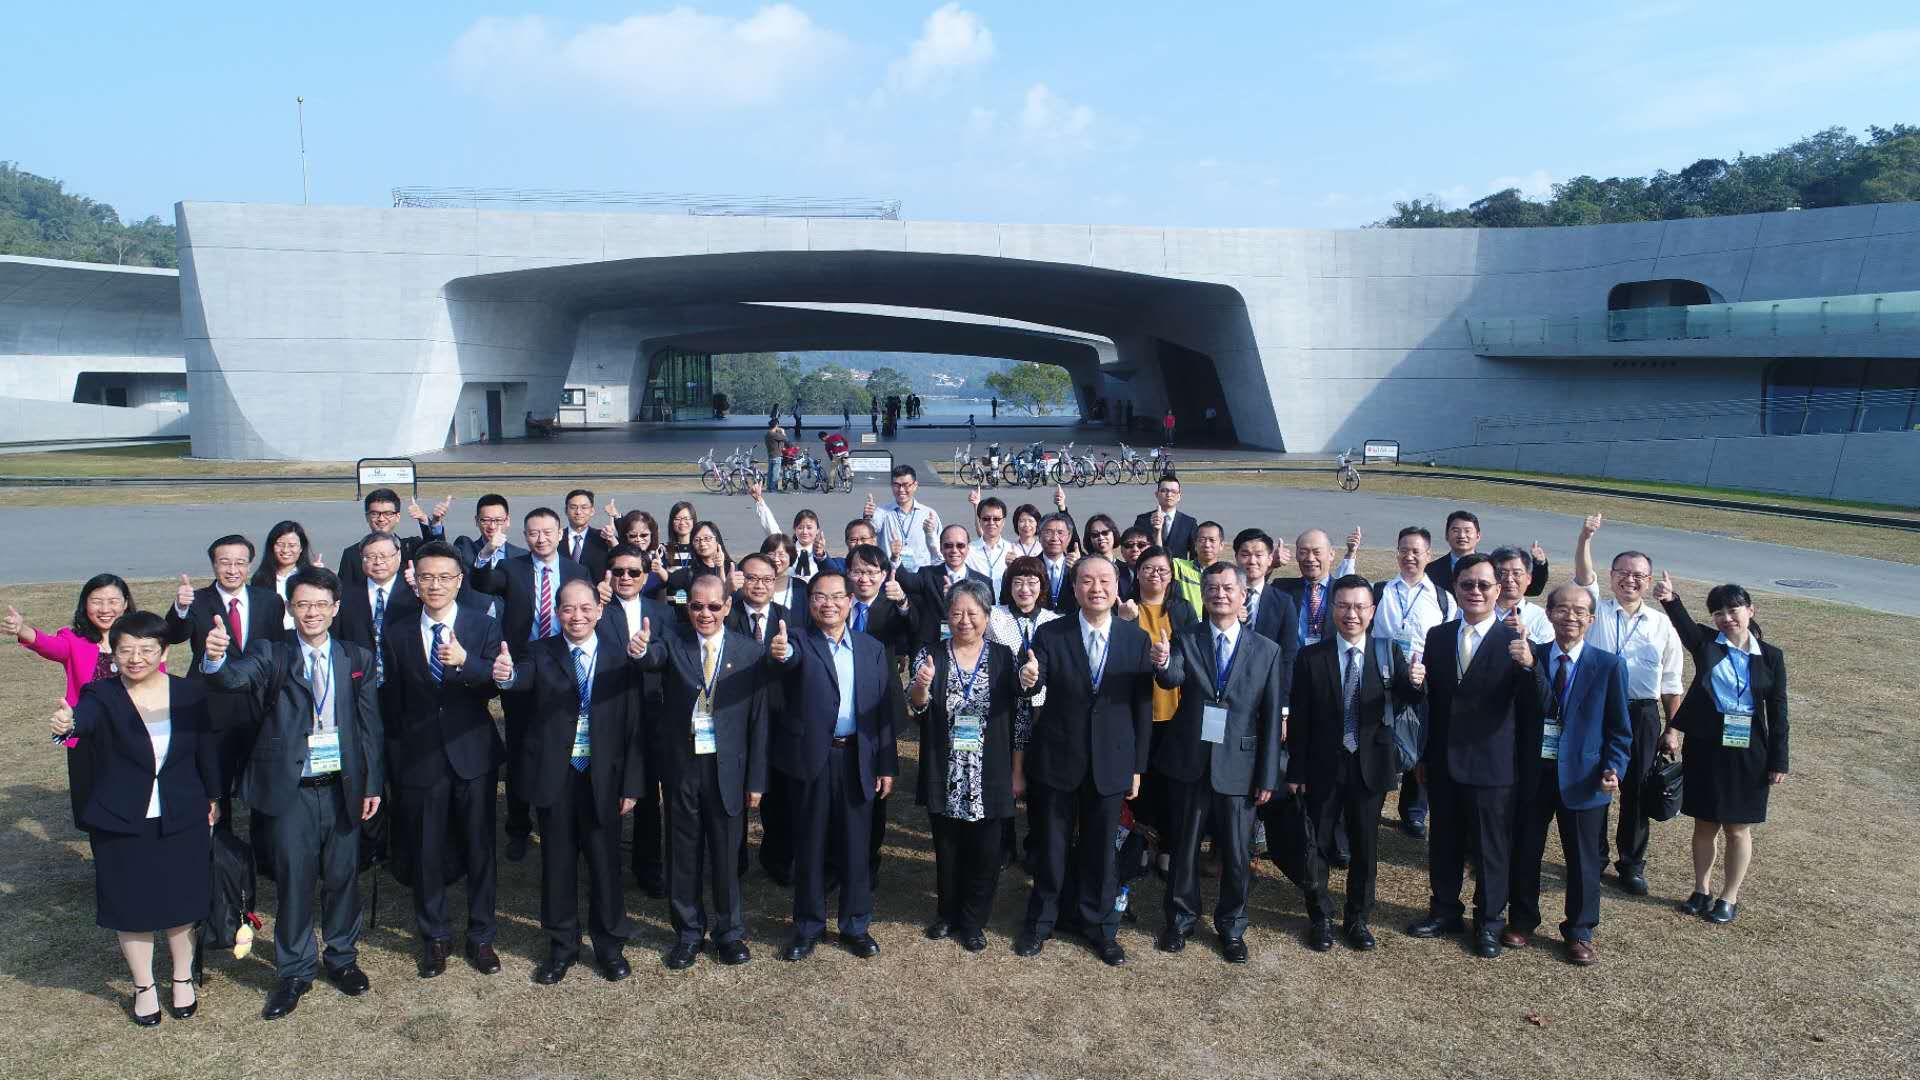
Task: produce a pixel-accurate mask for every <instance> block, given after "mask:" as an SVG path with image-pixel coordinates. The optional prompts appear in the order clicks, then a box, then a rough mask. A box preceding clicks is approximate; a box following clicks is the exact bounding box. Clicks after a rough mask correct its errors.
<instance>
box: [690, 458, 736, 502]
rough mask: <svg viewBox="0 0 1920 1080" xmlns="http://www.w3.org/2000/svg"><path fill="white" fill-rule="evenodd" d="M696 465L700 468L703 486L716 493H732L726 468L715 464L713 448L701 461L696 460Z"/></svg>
mask: <svg viewBox="0 0 1920 1080" xmlns="http://www.w3.org/2000/svg"><path fill="white" fill-rule="evenodd" d="M694 465H695V466H697V467H698V468H699V470H700V485H701V486H702V487H704V488H706V489H707V490H708V491H710V492H712V493H713V494H715V495H718V494H720V493H722V492H727V493H728V494H731V493H732V492H731V489H730V487H729V484H730V481H728V479H727V473H726V470H724V469H722V468H721V467H720V466H719V465H716V464H714V461H713V451H712V450H711V449H709V450H708V451H707V455H706V456H705V457H703V458H701V459H700V460H699V461H696V462H694Z"/></svg>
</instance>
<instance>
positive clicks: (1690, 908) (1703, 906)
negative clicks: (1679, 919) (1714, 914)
mask: <svg viewBox="0 0 1920 1080" xmlns="http://www.w3.org/2000/svg"><path fill="white" fill-rule="evenodd" d="M1680 910H1681V911H1683V912H1685V913H1686V914H1688V915H1698V916H1700V917H1701V918H1706V915H1707V912H1709V911H1712V910H1713V897H1711V896H1708V895H1707V894H1706V893H1703V892H1697V893H1694V894H1693V895H1692V896H1689V897H1687V902H1686V903H1684V904H1681V905H1680Z"/></svg>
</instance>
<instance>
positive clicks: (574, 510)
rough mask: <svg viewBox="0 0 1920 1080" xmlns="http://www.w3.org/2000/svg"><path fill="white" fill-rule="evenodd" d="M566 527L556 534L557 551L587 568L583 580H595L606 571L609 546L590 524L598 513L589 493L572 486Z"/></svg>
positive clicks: (567, 505)
mask: <svg viewBox="0 0 1920 1080" xmlns="http://www.w3.org/2000/svg"><path fill="white" fill-rule="evenodd" d="M566 512H567V526H566V529H565V530H564V531H562V532H561V534H560V554H561V555H564V556H565V557H567V558H569V559H572V560H573V561H574V562H577V563H579V564H580V565H581V566H584V567H586V568H587V580H588V581H594V582H597V581H599V580H600V579H601V578H602V577H603V576H604V575H605V574H606V572H607V552H608V551H610V550H612V548H611V547H610V546H609V545H608V544H607V538H606V537H604V536H601V535H600V530H598V529H596V528H594V527H593V517H594V515H595V514H596V513H598V512H599V510H598V508H597V507H596V506H595V505H594V501H593V492H591V491H588V490H587V489H586V488H574V489H573V490H572V491H569V492H567V501H566Z"/></svg>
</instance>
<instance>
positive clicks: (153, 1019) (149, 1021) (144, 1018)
mask: <svg viewBox="0 0 1920 1080" xmlns="http://www.w3.org/2000/svg"><path fill="white" fill-rule="evenodd" d="M154 986H155V984H153V983H148V984H147V985H145V986H136V987H134V988H133V1001H139V1000H140V995H141V994H144V993H146V992H147V991H149V990H153V1000H154V1002H155V1003H156V1004H158V1003H159V1001H160V991H159V990H156V989H154ZM134 1008H135V1006H134V1004H133V1002H132V1001H130V1002H128V1003H127V1015H128V1016H131V1017H133V1022H134V1024H135V1025H137V1026H139V1027H153V1026H154V1025H155V1024H158V1023H159V1022H160V1010H159V1009H155V1010H153V1011H152V1012H150V1013H141V1012H134V1011H133V1010H134ZM268 1019H269V1020H271V1019H272V1017H268Z"/></svg>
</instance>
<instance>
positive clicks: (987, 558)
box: [967, 536, 1018, 597]
mask: <svg viewBox="0 0 1920 1080" xmlns="http://www.w3.org/2000/svg"><path fill="white" fill-rule="evenodd" d="M1017 557H1018V556H1016V555H1015V553H1014V549H1013V545H1012V544H1010V543H1008V542H1007V538H1006V537H1004V536H1002V537H1001V538H1000V540H999V542H997V543H994V544H988V543H987V542H986V541H985V540H980V539H976V540H974V541H973V543H971V544H969V545H967V569H969V570H978V571H980V572H981V573H983V574H985V575H987V577H988V578H989V579H991V580H992V581H993V595H994V596H995V597H998V596H999V595H1000V582H1001V580H1002V579H1004V578H1005V577H1006V576H1007V564H1008V563H1010V562H1012V561H1013V560H1014V559H1015V558H1017Z"/></svg>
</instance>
